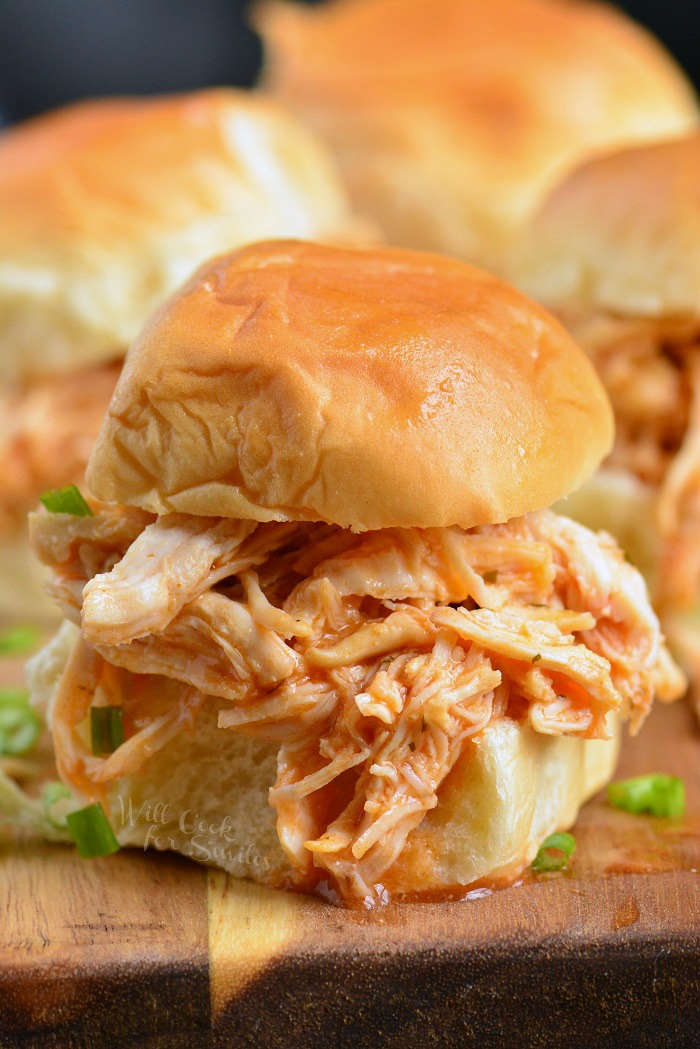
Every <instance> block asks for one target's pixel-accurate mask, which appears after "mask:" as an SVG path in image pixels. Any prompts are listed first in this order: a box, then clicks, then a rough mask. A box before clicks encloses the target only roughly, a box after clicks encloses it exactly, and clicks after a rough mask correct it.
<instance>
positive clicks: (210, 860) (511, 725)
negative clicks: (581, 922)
mask: <svg viewBox="0 0 700 1049" xmlns="http://www.w3.org/2000/svg"><path fill="white" fill-rule="evenodd" d="M77 635H78V630H77V628H76V627H74V626H72V625H71V624H65V625H64V626H63V627H62V628H61V631H60V632H59V634H58V635H57V637H56V638H55V639H54V641H52V642H50V643H49V645H47V646H46V647H45V648H44V649H43V650H42V651H41V652H40V653H39V655H38V656H37V657H35V659H34V660H33V661H32V666H31V671H30V675H29V684H30V688H31V694H32V702H33V703H34V705H35V706H37V707H38V708H39V709H41V710H42V711H43V712H44V714H47V713H48V716H49V721H50V706H51V695H52V692H53V689H54V687H55V684H56V682H57V680H58V678H59V676H60V674H61V672H62V669H63V667H64V666H65V663H66V661H67V659H68V656H69V654H70V650H71V646H72V644H73V642H74V640H75V638H76V637H77ZM610 728H611V731H612V733H613V738H612V739H611V740H609V741H604V740H581V739H574V738H572V737H562V736H543V735H538V734H537V733H536V732H534V731H533V730H532V729H531V728H529V727H528V726H521V725H518V724H517V722H515V721H511V720H509V719H507V718H503V719H500V720H498V721H496V722H494V723H493V724H492V725H490V726H489V727H488V728H486V729H485V730H484V731H483V732H481V733H480V734H479V736H478V737H477V738H476V739H475V743H474V745H473V747H471V748H470V749H469V750H467V751H466V752H465V755H464V757H463V759H462V760H461V761H460V762H459V763H458V765H457V766H456V767H455V769H454V770H453V771H452V773H451V775H450V776H449V778H448V779H447V780H446V781H445V784H444V785H443V787H442V789H441V792H440V803H439V805H438V807H437V808H436V809H434V810H433V811H432V812H429V813H428V814H427V816H426V817H425V819H424V820H423V822H422V823H421V824H420V826H419V827H418V828H417V830H415V831H414V832H413V833H412V835H411V836H410V838H409V839H408V845H407V848H406V850H405V851H404V853H403V854H402V855H401V857H400V858H399V861H398V863H397V864H396V865H395V866H394V867H393V868H392V869H391V870H390V871H389V872H388V873H387V875H386V876H385V878H384V880H385V881H386V884H387V886H388V887H390V888H391V890H392V891H393V892H397V893H402V892H410V891H415V889H416V888H417V887H420V888H421V889H422V890H424V891H429V890H437V889H441V888H451V887H454V886H457V885H468V884H470V883H471V882H473V881H476V880H478V879H481V878H486V877H489V876H499V875H500V876H503V877H508V876H514V875H515V874H517V873H519V872H520V871H521V870H522V869H523V867H526V866H527V865H528V864H529V863H530V862H531V861H532V859H533V857H534V856H535V853H536V852H537V849H538V847H539V846H540V844H541V843H542V841H543V839H544V838H546V837H547V835H548V834H551V833H552V831H554V830H558V829H564V828H566V827H569V826H571V824H572V823H573V822H574V820H575V819H576V814H577V812H578V809H579V807H580V806H581V804H582V803H583V802H584V801H585V800H586V799H587V798H589V797H590V796H591V795H592V794H594V793H595V792H596V791H597V790H599V789H600V788H601V787H602V786H603V785H604V784H605V783H606V782H607V781H608V780H609V779H610V777H611V776H612V774H613V772H614V769H615V764H616V761H617V754H618V744H619V731H618V726H617V724H616V723H614V724H613V723H611V725H610ZM276 751H277V748H276V746H275V745H274V744H272V743H266V742H263V741H261V740H254V739H249V738H246V737H245V736H240V735H238V734H236V733H234V732H231V731H227V730H225V729H219V728H217V726H216V711H215V710H213V708H207V707H206V706H205V707H204V708H202V711H201V713H200V714H199V715H198V716H197V721H196V724H195V730H194V732H192V731H191V730H190V729H185V730H184V731H183V732H182V734H181V735H180V736H178V737H176V738H175V739H174V740H172V741H171V742H170V743H169V744H168V746H167V747H166V748H164V749H163V750H161V751H159V752H158V753H157V754H156V755H155V756H154V757H153V758H151V760H150V761H149V762H148V764H147V765H145V766H144V767H143V768H142V769H141V770H140V771H139V772H137V773H136V774H134V775H132V776H130V777H126V778H124V779H122V780H120V781H119V782H118V783H117V784H115V785H114V786H113V788H112V789H111V791H110V795H109V808H110V815H111V819H112V824H113V826H114V829H115V832H116V834H117V838H118V839H119V841H120V843H121V844H122V845H135V846H143V845H150V846H152V847H155V848H161V849H175V850H176V851H178V852H182V853H184V854H185V855H186V856H190V857H192V859H195V860H199V861H200V862H202V863H206V864H208V865H210V866H215V867H222V868H223V869H224V870H227V871H229V872H230V873H231V874H234V875H236V876H237V877H247V878H252V879H253V880H255V881H258V882H262V883H264V884H267V885H281V884H284V883H285V880H287V879H288V878H289V875H290V874H291V870H290V867H289V866H288V863H287V860H286V858H285V856H284V853H283V852H282V849H281V847H280V844H279V841H278V838H277V834H276V831H275V814H274V811H273V810H272V808H271V807H270V805H269V803H268V797H267V795H268V790H269V788H270V787H271V786H272V784H273V783H274V780H275V775H276ZM40 819H41V816H40V814H39V815H38V816H37V821H36V823H37V825H36V829H37V830H39V831H40V832H42V833H45V831H44V828H43V826H41V824H40V823H39V820H40Z"/></svg>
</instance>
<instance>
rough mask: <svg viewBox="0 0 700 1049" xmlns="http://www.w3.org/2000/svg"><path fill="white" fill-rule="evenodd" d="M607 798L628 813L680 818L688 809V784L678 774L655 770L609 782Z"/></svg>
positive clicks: (617, 807)
mask: <svg viewBox="0 0 700 1049" xmlns="http://www.w3.org/2000/svg"><path fill="white" fill-rule="evenodd" d="M608 801H609V802H610V804H611V805H614V806H615V808H616V809H624V810H625V812H634V813H641V812H646V813H649V815H651V816H660V817H666V818H668V817H676V818H677V817H679V816H682V815H683V813H684V811H685V786H684V785H683V780H682V779H679V778H678V776H666V775H664V774H663V773H660V772H654V773H651V774H650V775H648V776H634V777H633V778H632V779H622V780H618V781H617V783H610V784H609V785H608Z"/></svg>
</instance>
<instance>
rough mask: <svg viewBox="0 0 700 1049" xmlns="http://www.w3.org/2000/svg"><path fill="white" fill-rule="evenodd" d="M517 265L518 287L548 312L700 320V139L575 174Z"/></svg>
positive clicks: (617, 156) (536, 225)
mask: <svg viewBox="0 0 700 1049" xmlns="http://www.w3.org/2000/svg"><path fill="white" fill-rule="evenodd" d="M518 256H519V257H518V258H517V259H516V260H515V262H514V264H513V266H512V272H513V276H514V278H515V279H516V280H517V281H518V283H519V284H521V285H522V286H523V287H524V288H525V289H526V290H528V291H529V292H531V293H532V294H534V295H536V296H537V297H538V298H539V299H541V300H542V301H543V302H546V303H547V304H548V305H550V306H555V307H557V308H565V309H569V308H573V309H574V310H576V311H584V312H588V311H599V310H610V311H612V312H615V313H622V314H629V315H632V316H651V317H658V316H665V315H674V314H680V315H687V316H689V317H694V318H696V317H698V316H700V133H698V134H695V135H690V136H688V137H686V138H683V139H678V140H676V141H672V142H665V143H659V144H657V145H653V146H644V147H636V148H634V149H626V150H620V151H617V152H615V153H610V154H609V155H607V156H604V157H600V158H597V159H596V160H592V161H590V162H589V163H586V164H584V165H582V166H581V167H579V168H578V169H577V170H576V171H574V172H573V173H572V174H571V175H570V176H569V177H568V178H566V179H565V180H564V181H563V182H562V183H561V185H559V186H558V187H557V188H556V189H555V190H554V192H553V193H552V194H551V195H550V197H549V199H548V200H547V201H546V202H545V204H544V205H543V207H542V209H541V210H540V212H539V214H538V215H537V216H536V217H535V218H534V219H533V221H532V224H531V227H530V229H529V231H528V236H527V238H526V241H525V243H524V245H523V247H522V249H521V250H520V251H519V253H518Z"/></svg>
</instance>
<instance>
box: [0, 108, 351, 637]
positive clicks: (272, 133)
mask: <svg viewBox="0 0 700 1049" xmlns="http://www.w3.org/2000/svg"><path fill="white" fill-rule="evenodd" d="M358 233H359V228H358V226H357V225H356V224H354V223H353V220H352V219H351V216H350V212H349V208H348V205H347V201H346V199H345V196H344V193H343V190H342V188H341V186H340V183H339V180H338V178H337V175H336V173H335V170H334V168H333V166H332V163H331V161H330V159H329V158H328V156H327V155H326V153H325V152H324V150H323V148H322V147H321V146H320V145H319V144H318V143H317V142H316V141H315V139H314V138H313V137H312V135H311V134H310V133H309V132H307V131H305V130H304V129H303V128H302V127H300V126H299V125H298V124H297V123H296V122H295V121H294V119H293V118H292V117H290V116H287V115H286V114H285V113H284V112H282V111H281V110H280V109H278V108H277V107H276V106H275V105H274V104H272V103H268V102H265V101H264V100H262V99H255V98H251V97H250V96H249V95H247V94H246V93H244V92H236V91H229V90H218V91H204V92H200V93H197V94H192V95H182V96H174V97H165V98H158V99H150V100H143V99H119V100H111V101H97V102H86V103H81V104H77V105H74V106H71V107H69V108H67V109H63V110H61V111H59V112H56V113H52V114H49V115H48V116H45V117H41V118H39V119H36V120H33V121H30V122H28V123H27V124H24V125H21V126H18V127H17V128H14V129H11V130H9V131H7V132H6V133H5V134H4V135H3V136H2V139H0V390H1V392H0V618H5V619H7V618H21V617H24V616H28V615H32V614H36V613H38V612H39V611H40V610H48V608H49V607H50V606H49V605H48V604H47V602H46V600H45V598H44V595H43V594H42V592H41V590H40V588H39V585H38V581H35V579H34V577H35V575H36V569H35V567H34V566H33V563H32V561H31V560H30V559H29V557H28V556H27V553H26V539H25V534H24V523H23V522H24V518H25V516H26V512H27V510H28V509H29V508H30V507H31V506H33V505H35V504H36V500H37V498H38V496H39V494H40V493H41V492H42V491H44V490H45V489H47V488H56V487H58V486H59V485H61V484H64V483H65V482H69V481H75V480H77V479H80V478H82V476H83V473H84V468H85V464H86V462H87V457H88V454H89V451H90V447H91V445H92V442H93V440H94V438H95V436H96V434H97V430H98V428H99V424H100V421H101V419H102V417H103V415H104V412H105V410H106V407H107V404H108V402H109V398H110V396H111V393H112V390H113V389H114V384H115V382H116V378H117V375H118V371H119V366H120V362H121V358H122V357H123V355H124V353H125V351H126V347H127V346H128V345H129V343H130V342H131V340H132V339H133V338H134V336H135V335H136V333H137V332H138V330H139V329H140V327H141V326H142V324H143V322H144V321H145V319H146V318H147V316H148V314H149V313H150V312H151V311H152V310H153V309H154V307H155V306H156V305H157V304H158V303H159V302H160V301H161V299H162V298H163V296H164V295H166V294H168V293H169V292H170V291H172V290H173V289H174V288H175V287H177V285H178V284H180V283H181V281H183V280H184V279H185V278H186V277H187V276H189V274H190V273H191V272H192V271H193V270H194V269H195V268H196V266H197V265H198V264H199V263H200V262H201V261H202V260H203V259H205V258H207V257H208V256H209V255H211V254H213V253H215V252H218V251H223V250H224V249H229V248H231V247H235V246H236V245H239V244H241V243H244V242H246V241H248V240H251V239H256V238H258V237H264V236H271V235H288V236H298V237H312V236H313V237H317V238H323V237H325V236H333V235H336V236H338V237H340V238H343V237H352V236H356V235H358Z"/></svg>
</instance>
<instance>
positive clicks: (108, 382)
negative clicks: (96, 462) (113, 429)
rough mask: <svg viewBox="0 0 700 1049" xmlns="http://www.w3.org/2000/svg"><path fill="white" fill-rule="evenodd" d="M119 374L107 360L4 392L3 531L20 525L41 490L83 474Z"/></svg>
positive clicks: (0, 434) (0, 437) (0, 431)
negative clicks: (95, 365) (99, 364)
mask: <svg viewBox="0 0 700 1049" xmlns="http://www.w3.org/2000/svg"><path fill="white" fill-rule="evenodd" d="M118 375H119V368H118V366H117V365H114V364H107V365H102V366H100V367H96V368H86V369H84V370H82V371H77V372H70V373H69V374H67V375H62V376H54V377H52V378H48V379H44V380H42V381H40V382H34V383H32V384H31V385H30V386H27V387H25V388H21V389H10V390H7V391H6V392H4V393H3V395H2V396H1V397H0V533H2V532H7V531H12V530H14V529H16V528H17V527H18V525H19V524H20V523H22V522H23V521H24V518H25V517H26V514H27V511H28V510H30V509H31V508H32V506H33V505H34V504H35V503H36V500H37V496H38V495H39V494H41V492H43V491H45V490H46V489H49V488H59V487H60V486H61V485H64V484H68V483H70V482H72V481H76V480H80V479H81V478H82V476H83V474H84V473H85V466H86V463H87V461H88V456H89V454H90V450H91V448H92V445H93V444H94V442H95V437H96V436H97V432H98V430H99V428H100V424H101V422H102V419H103V417H104V414H105V411H106V410H107V405H108V404H109V400H110V397H111V396H112V392H113V390H114V386H115V384H116V381H117V378H118Z"/></svg>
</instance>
